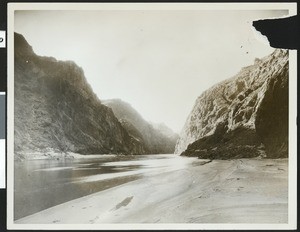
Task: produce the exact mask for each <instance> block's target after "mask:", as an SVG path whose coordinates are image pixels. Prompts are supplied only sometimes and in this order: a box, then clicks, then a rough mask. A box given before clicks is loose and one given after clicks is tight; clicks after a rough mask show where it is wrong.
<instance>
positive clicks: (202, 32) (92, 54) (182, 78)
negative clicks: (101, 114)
mask: <svg viewBox="0 0 300 232" xmlns="http://www.w3.org/2000/svg"><path fill="white" fill-rule="evenodd" d="M287 13H288V12H287V11H284V10H282V11H281V10H272V11H266V10H256V11H247V10H243V11H238V10H235V11H225V10H219V11H208V10H206V11H205V10H192V11H184V10H182V11H180V10H176V11H175V10H173V11H168V10H161V11H159V10H151V11H142V10H135V11H128V10H126V11H125V10H122V11H118V10H114V11H111V10H102V11H100V10H99V11H65V10H61V11H45V10H44V11H38V10H35V11H29V10H26V11H16V12H15V18H14V20H15V25H14V30H15V31H16V32H18V33H21V34H22V35H23V36H24V37H25V39H26V40H27V42H28V43H29V44H30V45H31V46H32V47H33V50H34V52H35V53H36V54H37V55H41V56H52V57H55V58H56V59H58V60H72V61H74V62H76V64H77V65H78V66H80V67H82V68H83V70H84V73H85V76H86V78H87V81H88V82H89V83H90V85H91V86H92V88H93V91H94V92H95V93H96V94H97V96H98V97H99V98H100V99H112V98H119V99H122V100H123V101H126V102H128V103H129V104H131V105H132V107H134V108H135V109H136V110H137V111H138V112H139V113H140V114H141V115H142V116H143V117H144V118H145V119H146V120H148V121H151V122H156V123H161V122H163V123H165V124H166V125H167V126H168V127H170V128H171V129H173V130H174V131H175V132H177V133H179V132H180V131H181V129H182V128H183V125H184V123H185V121H186V119H187V117H188V115H189V113H190V112H191V110H192V107H193V105H194V103H195V101H196V98H197V97H198V96H200V95H201V93H202V92H203V91H205V90H206V89H207V88H209V87H211V86H212V85H214V84H216V83H218V82H220V81H222V80H225V79H227V78H230V77H232V76H233V75H235V74H237V72H238V71H239V70H240V69H241V68H242V67H244V66H248V65H251V64H253V62H254V59H255V58H262V57H264V56H266V55H269V54H270V53H271V52H272V51H274V49H273V48H271V47H270V46H269V45H268V43H266V42H263V40H259V39H257V33H255V30H254V29H253V28H252V21H253V20H257V19H261V18H274V17H282V16H284V15H286V14H287Z"/></svg>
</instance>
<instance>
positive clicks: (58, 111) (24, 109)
mask: <svg viewBox="0 0 300 232" xmlns="http://www.w3.org/2000/svg"><path fill="white" fill-rule="evenodd" d="M14 72H15V75H14V78H15V80H14V83H15V84H14V88H15V90H14V93H15V95H14V97H15V99H14V104H15V105H14V111H15V119H14V123H15V127H14V128H15V130H14V133H15V153H16V154H17V156H18V155H19V156H20V157H22V154H25V153H32V152H42V153H45V152H48V151H55V152H68V151H71V152H77V153H81V154H104V153H117V154H119V153H124V154H140V153H143V152H144V149H143V145H142V144H141V143H140V142H139V141H138V140H136V139H135V138H134V137H132V136H130V135H129V134H128V132H127V131H126V130H125V129H124V128H123V126H122V125H121V123H120V122H119V121H118V119H117V118H116V117H115V116H114V114H113V112H112V110H111V109H110V108H108V107H106V106H105V105H103V104H101V102H100V100H99V99H98V98H97V96H96V95H95V94H94V93H93V91H92V88H91V87H90V85H89V84H88V83H87V81H86V78H85V76H84V73H83V70H82V69H81V68H80V67H78V66H77V65H76V64H75V63H74V62H72V61H57V60H56V59H55V58H52V57H42V56H37V55H36V54H35V53H34V52H33V49H32V48H31V46H30V45H29V44H28V43H27V41H26V40H25V39H24V37H23V36H22V35H20V34H17V33H15V70H14Z"/></svg>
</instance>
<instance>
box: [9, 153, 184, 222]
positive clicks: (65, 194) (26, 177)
mask: <svg viewBox="0 0 300 232" xmlns="http://www.w3.org/2000/svg"><path fill="white" fill-rule="evenodd" d="M162 160H164V161H162ZM184 161H185V160H184V159H182V158H181V157H178V156H174V155H143V156H121V157H120V156H112V157H104V158H103V157H99V158H91V159H89V158H88V159H86V158H85V159H76V160H34V161H25V162H22V163H18V162H16V163H15V169H14V175H15V182H14V186H15V187H14V219H15V220H16V219H19V218H22V217H25V216H28V215H30V214H33V213H36V212H39V211H41V210H43V209H46V208H49V207H52V206H55V205H58V204H61V203H64V202H66V201H70V200H73V199H76V198H79V197H82V196H86V195H88V194H92V193H95V192H98V191H102V190H105V189H108V188H111V187H114V186H118V185H121V184H124V183H126V182H129V181H133V180H136V179H138V178H141V177H142V176H145V175H146V176H147V175H154V174H157V173H161V172H165V171H171V170H174V169H180V168H183V167H184V165H185V162H184Z"/></svg>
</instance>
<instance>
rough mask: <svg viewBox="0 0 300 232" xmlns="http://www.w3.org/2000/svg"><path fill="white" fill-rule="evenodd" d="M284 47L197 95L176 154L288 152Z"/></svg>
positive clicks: (225, 155) (282, 154)
mask: <svg viewBox="0 0 300 232" xmlns="http://www.w3.org/2000/svg"><path fill="white" fill-rule="evenodd" d="M288 68H289V66H288V52H287V51H285V50H275V51H274V52H273V53H272V54H271V55H269V56H267V57H265V58H263V59H256V60H255V63H254V64H253V65H251V66H248V67H245V68H243V69H242V70H241V71H240V72H239V73H238V74H237V75H236V76H234V77H232V78H231V79H228V80H225V81H223V82H221V83H219V84H216V85H215V86H213V87H212V88H210V89H208V90H207V91H205V92H204V93H203V94H202V95H201V96H200V97H199V98H198V99H197V100H196V103H195V105H194V107H193V110H192V112H191V113H190V115H189V116H188V118H187V121H186V123H185V125H184V128H183V130H182V133H181V135H180V139H179V140H178V142H177V145H176V150H175V152H176V153H182V154H183V155H187V156H199V157H200V158H218V159H226V158H237V157H255V156H259V155H260V156H267V157H272V158H277V157H287V156H288Z"/></svg>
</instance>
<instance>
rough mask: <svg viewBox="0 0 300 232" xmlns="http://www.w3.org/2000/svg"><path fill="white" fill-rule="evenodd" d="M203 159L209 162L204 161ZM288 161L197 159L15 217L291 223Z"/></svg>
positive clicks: (34, 220) (56, 220)
mask: <svg viewBox="0 0 300 232" xmlns="http://www.w3.org/2000/svg"><path fill="white" fill-rule="evenodd" d="M203 163H205V164H204V165H203ZM287 221H288V160H287V159H278V160H267V159H239V160H227V161H224V160H214V161H212V162H208V163H206V162H203V160H197V159H191V165H190V166H189V168H185V169H179V170H172V171H169V172H164V173H159V174H155V175H145V176H144V177H143V178H141V179H138V180H135V181H132V182H129V183H125V184H123V185H120V186H117V187H114V188H111V189H107V190H105V191H101V192H98V193H95V194H92V195H88V196H85V197H82V198H79V199H76V200H72V201H69V202H66V203H64V204H61V205H57V206H54V207H52V208H49V209H46V210H44V211H41V212H39V213H36V214H33V215H30V216H27V217H25V218H22V219H19V220H17V221H15V223H30V224H33V223H38V224H47V223H51V224H70V223H71V224H85V223H88V224H99V223H100V224H101V223H287Z"/></svg>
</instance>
